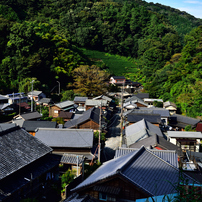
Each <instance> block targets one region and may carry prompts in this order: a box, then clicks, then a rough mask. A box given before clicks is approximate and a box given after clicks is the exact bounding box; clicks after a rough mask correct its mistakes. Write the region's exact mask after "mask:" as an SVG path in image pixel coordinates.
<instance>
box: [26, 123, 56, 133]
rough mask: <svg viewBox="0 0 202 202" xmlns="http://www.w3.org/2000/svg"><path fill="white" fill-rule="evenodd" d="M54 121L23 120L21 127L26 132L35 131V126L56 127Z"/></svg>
mask: <svg viewBox="0 0 202 202" xmlns="http://www.w3.org/2000/svg"><path fill="white" fill-rule="evenodd" d="M56 126H57V122H55V121H53V122H52V121H24V123H23V125H22V127H23V128H24V129H25V130H26V131H28V132H35V130H36V129H37V128H56Z"/></svg>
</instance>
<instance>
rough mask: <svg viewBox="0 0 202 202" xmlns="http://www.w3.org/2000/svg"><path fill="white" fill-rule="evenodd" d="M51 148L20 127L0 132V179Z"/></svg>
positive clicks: (46, 152)
mask: <svg viewBox="0 0 202 202" xmlns="http://www.w3.org/2000/svg"><path fill="white" fill-rule="evenodd" d="M51 151H52V149H51V148H50V147H48V146H46V145H45V144H44V143H42V142H41V141H40V140H38V139H37V138H35V137H33V136H32V135H30V134H29V133H28V132H26V131H25V130H23V129H20V127H18V126H17V127H13V128H10V129H8V130H4V131H1V132H0V159H1V162H0V179H3V178H5V177H6V176H8V175H10V174H11V173H14V172H15V171H17V170H19V169H21V168H23V167H24V166H27V165H28V164H30V163H31V162H33V161H35V160H37V159H39V158H41V157H42V156H44V155H46V154H48V153H50V152H51Z"/></svg>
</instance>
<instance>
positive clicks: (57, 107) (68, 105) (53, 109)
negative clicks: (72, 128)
mask: <svg viewBox="0 0 202 202" xmlns="http://www.w3.org/2000/svg"><path fill="white" fill-rule="evenodd" d="M77 107H78V105H76V104H74V102H73V101H70V100H67V101H64V102H60V103H57V104H54V105H51V106H49V116H52V117H54V118H57V117H58V116H59V114H60V112H61V111H64V112H74V111H76V108H77Z"/></svg>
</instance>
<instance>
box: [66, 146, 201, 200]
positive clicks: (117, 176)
mask: <svg viewBox="0 0 202 202" xmlns="http://www.w3.org/2000/svg"><path fill="white" fill-rule="evenodd" d="M158 153H159V152H158ZM168 154H169V153H167V156H168ZM170 155H171V156H175V162H174V163H175V164H176V162H177V155H176V154H173V153H171V152H170ZM171 156H170V158H169V159H171ZM172 162H173V161H172ZM165 172H166V174H165ZM183 176H184V179H186V180H187V182H188V183H193V182H195V183H198V182H197V181H195V180H194V179H193V178H191V177H189V176H188V175H186V174H183ZM178 183H180V182H179V169H178V168H177V167H175V166H173V165H172V164H171V163H170V162H168V157H167V161H166V160H164V159H163V158H161V157H159V156H158V155H157V153H154V152H152V151H151V150H148V149H146V148H145V147H144V146H143V147H141V148H140V149H138V150H136V151H133V152H130V153H128V154H126V155H123V156H120V157H119V158H115V159H112V160H110V161H108V162H105V163H104V164H103V165H102V166H101V167H99V168H98V169H97V170H96V171H95V172H94V173H93V174H91V175H90V176H89V177H88V178H87V179H86V180H84V181H83V182H82V183H80V184H79V185H78V186H77V187H75V188H74V189H72V192H73V193H76V194H78V195H79V196H78V195H77V196H76V197H77V199H78V200H79V198H80V199H82V198H83V197H85V196H86V195H90V196H91V197H92V198H94V199H96V200H98V201H103V200H104V201H137V200H138V199H141V198H145V200H146V198H148V197H154V196H155V198H156V197H158V196H162V195H163V196H164V195H170V194H177V192H178V190H177V189H175V186H173V185H178ZM198 184H199V183H198ZM67 201H74V200H73V199H72V200H66V201H65V202H67Z"/></svg>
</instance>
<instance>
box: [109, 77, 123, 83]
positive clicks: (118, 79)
mask: <svg viewBox="0 0 202 202" xmlns="http://www.w3.org/2000/svg"><path fill="white" fill-rule="evenodd" d="M125 81H126V78H125V77H124V76H112V77H110V81H109V83H110V84H114V85H123V84H124V83H125Z"/></svg>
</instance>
